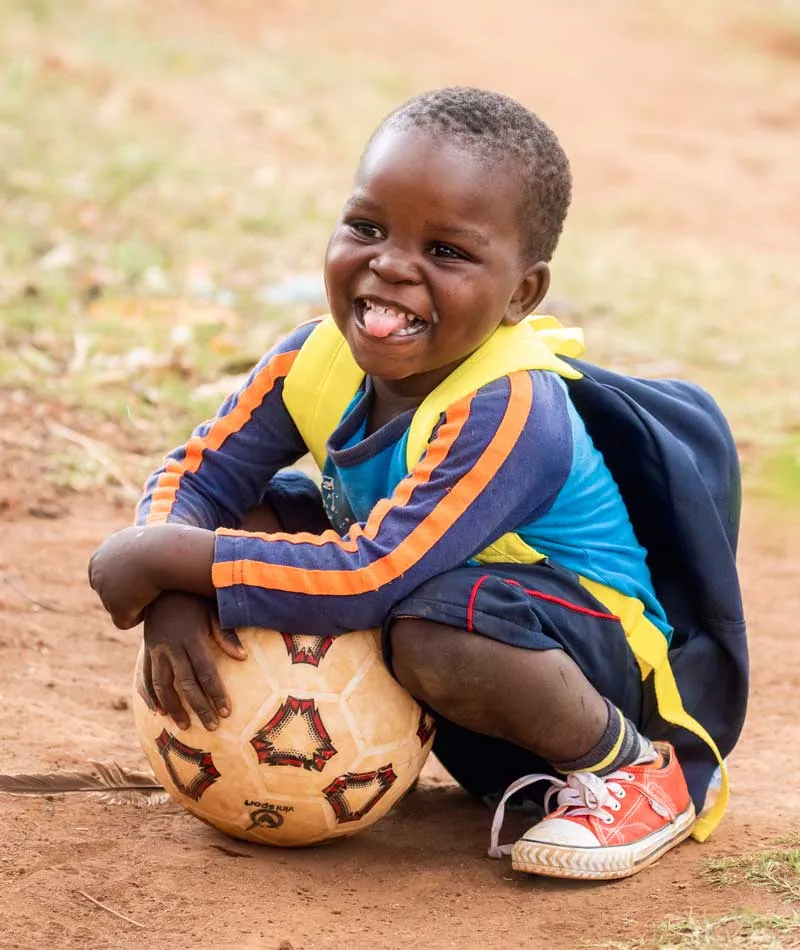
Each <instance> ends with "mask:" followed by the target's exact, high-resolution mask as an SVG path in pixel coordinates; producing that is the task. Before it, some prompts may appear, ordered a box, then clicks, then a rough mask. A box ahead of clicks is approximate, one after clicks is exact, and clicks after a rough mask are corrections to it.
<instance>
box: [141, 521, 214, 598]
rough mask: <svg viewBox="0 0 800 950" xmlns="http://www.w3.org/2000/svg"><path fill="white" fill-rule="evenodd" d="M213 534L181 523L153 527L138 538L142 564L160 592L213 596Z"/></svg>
mask: <svg viewBox="0 0 800 950" xmlns="http://www.w3.org/2000/svg"><path fill="white" fill-rule="evenodd" d="M214 539H215V535H214V532H213V531H207V530H206V529H205V528H194V527H190V526H189V525H182V524H161V525H153V526H151V527H149V528H147V529H145V530H144V532H143V533H142V536H141V543H142V556H143V563H144V564H146V565H147V570H148V572H149V574H150V578H151V580H152V583H153V584H154V585H155V586H156V587H158V588H159V589H160V590H177V591H184V592H185V593H187V594H200V595H201V596H204V597H213V596H214V593H215V591H214V585H213V584H212V582H211V567H212V565H213V563H214Z"/></svg>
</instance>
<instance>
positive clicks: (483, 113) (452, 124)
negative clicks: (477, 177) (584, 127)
mask: <svg viewBox="0 0 800 950" xmlns="http://www.w3.org/2000/svg"><path fill="white" fill-rule="evenodd" d="M387 127H395V128H418V129H421V130H424V131H426V132H430V133H432V134H433V135H441V136H443V137H444V138H446V139H448V140H449V141H450V142H452V143H453V144H454V145H455V146H456V147H462V148H464V149H465V150H466V151H468V152H470V153H472V154H474V155H476V156H478V157H479V158H484V159H486V160H488V161H489V162H491V163H492V164H494V163H498V164H504V165H506V166H508V167H509V168H510V169H511V170H512V171H513V172H516V174H517V176H518V178H519V181H520V184H521V194H520V215H521V227H522V232H523V253H524V254H526V256H530V257H531V258H532V259H534V260H540V261H549V260H550V258H551V257H552V256H553V252H554V251H555V249H556V245H557V244H558V239H559V237H560V235H561V229H562V227H563V226H564V219H565V218H566V216H567V209H568V208H569V202H570V197H571V195H572V175H571V173H570V168H569V161H568V159H567V156H566V155H565V154H564V150H563V149H562V148H561V145H560V143H559V141H558V139H557V138H556V136H555V134H554V133H553V132H552V130H551V129H550V128H549V127H548V126H547V125H545V123H544V122H542V120H541V119H540V118H539V117H538V116H537V115H535V114H534V113H533V112H531V111H530V110H529V109H526V108H525V106H523V105H522V104H521V103H519V102H517V101H516V100H515V99H511V98H510V97H509V96H504V95H502V94H501V93H498V92H490V91H488V90H485V89H475V88H473V87H471V86H451V87H447V88H444V89H434V90H432V91H430V92H423V93H422V94H420V95H418V96H415V97H414V98H413V99H409V100H408V101H407V102H404V103H403V104H402V105H400V106H398V107H397V108H396V109H395V110H394V111H393V112H390V113H389V115H387V116H386V118H385V119H384V120H383V122H381V124H380V125H379V126H378V128H377V129H376V131H375V133H374V134H373V136H372V138H371V139H370V143H371V142H372V141H373V140H374V139H375V138H376V137H377V136H378V135H379V134H380V133H381V132H382V131H383V130H384V129H386V128H387ZM367 148H369V145H368V146H367Z"/></svg>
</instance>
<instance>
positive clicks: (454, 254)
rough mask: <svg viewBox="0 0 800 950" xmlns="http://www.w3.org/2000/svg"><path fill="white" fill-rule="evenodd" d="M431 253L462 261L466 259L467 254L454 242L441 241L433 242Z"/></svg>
mask: <svg viewBox="0 0 800 950" xmlns="http://www.w3.org/2000/svg"><path fill="white" fill-rule="evenodd" d="M430 254H431V257H438V258H441V259H442V260H445V261H462V260H465V259H466V254H464V252H463V251H459V249H458V248H457V247H453V245H452V244H443V243H442V242H441V241H437V242H436V243H435V244H431V246H430Z"/></svg>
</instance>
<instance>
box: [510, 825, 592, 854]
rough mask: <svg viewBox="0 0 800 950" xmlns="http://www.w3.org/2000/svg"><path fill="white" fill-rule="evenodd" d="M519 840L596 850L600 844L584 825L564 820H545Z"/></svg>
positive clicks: (529, 842)
mask: <svg viewBox="0 0 800 950" xmlns="http://www.w3.org/2000/svg"><path fill="white" fill-rule="evenodd" d="M520 840H521V841H524V842H526V843H528V844H551V845H567V846H569V847H573V848H596V847H598V845H599V844H600V842H599V841H598V839H597V838H596V837H595V835H594V834H593V833H592V832H591V831H590V830H589V829H588V828H587V827H586V825H584V824H578V822H576V821H567V820H565V819H564V818H546V819H545V820H544V821H541V822H539V824H538V825H534V826H533V828H529V829H528V830H527V831H526V832H525V834H524V835H523V836H522V838H521V839H520Z"/></svg>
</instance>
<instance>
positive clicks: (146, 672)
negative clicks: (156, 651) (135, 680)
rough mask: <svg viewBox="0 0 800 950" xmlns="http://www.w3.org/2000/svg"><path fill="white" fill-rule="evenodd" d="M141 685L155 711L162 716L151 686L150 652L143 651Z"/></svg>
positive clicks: (153, 687) (151, 665)
mask: <svg viewBox="0 0 800 950" xmlns="http://www.w3.org/2000/svg"><path fill="white" fill-rule="evenodd" d="M142 685H143V686H144V691H145V693H147V696H148V698H149V699H150V702H151V703H152V704H153V706H154V707H155V711H156V712H157V713H158V714H159V715H161V716H163V715H164V710H163V709H162V708H161V706H160V705H159V702H158V698H157V696H156V688H155V686H154V685H153V664H152V663H151V662H150V651H149V650H148V649H145V651H144V660H143V661H142Z"/></svg>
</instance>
